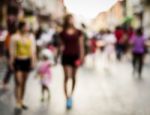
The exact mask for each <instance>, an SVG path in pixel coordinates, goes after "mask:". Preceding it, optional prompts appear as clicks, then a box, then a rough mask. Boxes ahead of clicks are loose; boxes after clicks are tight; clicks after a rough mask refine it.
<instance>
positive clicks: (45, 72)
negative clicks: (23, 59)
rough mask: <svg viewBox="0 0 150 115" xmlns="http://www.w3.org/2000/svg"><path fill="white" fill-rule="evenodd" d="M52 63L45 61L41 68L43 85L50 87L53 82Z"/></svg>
mask: <svg viewBox="0 0 150 115" xmlns="http://www.w3.org/2000/svg"><path fill="white" fill-rule="evenodd" d="M50 66H51V63H50V62H49V61H43V62H42V64H41V66H40V68H39V73H40V75H41V83H42V85H46V86H49V85H50V81H51V69H50Z"/></svg>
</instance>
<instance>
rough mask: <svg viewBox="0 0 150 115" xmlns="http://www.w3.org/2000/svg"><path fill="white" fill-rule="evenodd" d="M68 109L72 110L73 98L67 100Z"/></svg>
mask: <svg viewBox="0 0 150 115" xmlns="http://www.w3.org/2000/svg"><path fill="white" fill-rule="evenodd" d="M66 106H67V109H71V108H72V98H69V99H67V105H66Z"/></svg>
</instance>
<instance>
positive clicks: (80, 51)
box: [0, 14, 149, 110]
mask: <svg viewBox="0 0 150 115" xmlns="http://www.w3.org/2000/svg"><path fill="white" fill-rule="evenodd" d="M29 27H30V26H29V25H28V23H26V22H25V21H20V22H18V23H17V24H16V25H15V26H12V28H13V32H12V31H10V30H8V29H4V28H2V27H0V61H3V59H7V71H6V74H5V76H4V77H3V80H2V85H3V89H5V90H6V89H7V85H8V84H9V81H10V78H11V76H12V75H13V76H14V79H15V92H14V93H15V98H16V107H17V108H19V109H23V110H26V109H28V107H27V106H26V105H25V103H24V95H25V88H26V82H27V79H28V76H29V73H30V72H31V71H32V70H36V71H37V76H39V78H40V80H41V89H42V91H41V93H42V94H41V95H42V98H41V101H42V102H43V101H45V93H48V100H49V99H50V89H49V84H50V82H51V77H52V74H51V67H52V66H55V65H56V64H57V63H59V61H60V57H61V61H60V62H61V64H62V67H63V70H64V93H65V97H66V108H67V109H71V108H72V105H73V100H72V97H73V93H74V89H75V87H76V73H77V69H78V67H80V66H81V65H82V64H84V62H85V57H86V55H88V54H94V53H95V52H99V53H104V54H105V55H106V57H107V60H108V61H112V60H114V59H115V57H116V58H117V59H118V61H121V60H122V56H124V55H127V53H129V52H130V53H132V54H133V56H132V57H133V60H132V62H133V73H135V72H138V75H139V77H140V78H141V76H142V69H143V65H144V57H145V54H146V53H148V46H149V43H148V42H147V40H148V38H146V37H145V36H144V33H143V30H142V28H139V29H137V30H135V29H133V28H132V27H128V28H124V27H123V26H118V27H116V29H115V30H114V31H111V30H109V29H105V30H101V31H99V32H97V33H96V34H93V35H92V37H89V36H88V33H87V32H86V31H84V29H86V26H85V24H81V28H80V29H78V28H77V27H76V26H75V21H74V17H73V16H72V15H71V14H68V15H66V16H65V18H64V20H63V23H62V24H60V23H56V22H55V24H54V25H52V24H48V27H46V28H42V27H39V29H38V30H37V31H36V32H33V31H31V29H30V28H29ZM14 28H16V31H14ZM69 80H71V81H72V86H71V89H72V90H71V93H70V92H69V90H68V81H69Z"/></svg>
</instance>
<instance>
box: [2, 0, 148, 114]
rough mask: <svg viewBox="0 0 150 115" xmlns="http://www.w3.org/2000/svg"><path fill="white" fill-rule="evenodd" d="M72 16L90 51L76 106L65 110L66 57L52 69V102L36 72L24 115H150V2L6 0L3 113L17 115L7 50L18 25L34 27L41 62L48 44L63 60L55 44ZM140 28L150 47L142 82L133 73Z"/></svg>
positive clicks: (79, 80) (80, 74) (80, 77)
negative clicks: (43, 98)
mask: <svg viewBox="0 0 150 115" xmlns="http://www.w3.org/2000/svg"><path fill="white" fill-rule="evenodd" d="M67 14H72V15H73V16H74V18H75V27H76V28H78V29H80V30H81V31H82V33H83V34H84V46H85V51H86V55H85V60H84V64H83V65H82V66H81V67H80V68H79V70H78V72H77V76H78V77H77V86H76V90H75V94H74V105H73V108H72V109H71V110H70V111H67V110H66V109H65V97H64V92H63V81H64V80H63V79H64V73H63V69H62V66H61V61H60V60H61V56H60V57H58V63H57V64H56V65H55V66H54V67H52V76H53V77H52V83H51V86H50V89H51V96H52V97H51V100H50V102H48V103H41V102H40V101H39V100H40V95H41V94H40V83H39V80H38V79H36V78H35V71H34V70H33V71H32V72H31V73H30V75H29V76H30V78H29V80H28V83H27V91H26V96H25V101H26V103H27V104H28V105H29V108H30V109H29V110H28V111H25V112H23V113H20V115H21V114H23V115H41V114H43V115H50V114H53V115H85V114H86V115H100V114H101V115H149V114H150V109H149V106H150V90H149V89H150V76H149V74H150V72H149V71H150V52H149V51H150V19H149V17H150V0H0V81H1V83H0V115H10V114H11V115H13V114H14V115H16V112H14V106H15V101H14V100H15V99H14V82H13V77H9V78H6V73H7V69H8V68H7V66H8V65H9V60H10V59H8V58H7V55H6V52H7V50H8V49H7V48H8V47H10V44H9V40H10V39H11V37H10V36H12V35H13V34H15V33H16V31H17V24H18V23H19V22H20V21H25V22H26V23H28V25H29V30H30V33H32V34H33V35H34V37H35V41H36V48H37V57H38V59H37V63H38V62H39V61H40V59H39V52H40V51H41V49H43V48H45V46H47V45H50V46H52V47H53V49H54V52H53V53H54V55H55V56H56V57H57V54H58V47H59V46H60V45H59V44H58V45H57V47H56V46H55V43H56V44H57V42H58V41H57V40H56V39H57V38H55V37H54V35H55V33H59V32H61V31H62V29H63V27H62V26H63V22H64V17H65V16H66V15H67ZM139 28H140V29H141V30H142V35H143V36H144V41H145V44H146V47H145V46H143V48H144V55H143V65H144V66H143V73H142V78H141V79H140V78H139V79H138V77H137V76H134V75H133V70H134V68H133V67H132V61H133V58H134V56H133V55H132V53H133V50H134V48H133V47H134V43H131V41H132V38H133V36H134V35H136V34H137V33H136V32H137V29H139ZM8 36H9V38H10V39H9V38H8ZM139 44H140V43H139ZM120 45H121V47H120ZM135 47H136V46H135ZM139 66H140V65H139ZM9 76H13V75H9Z"/></svg>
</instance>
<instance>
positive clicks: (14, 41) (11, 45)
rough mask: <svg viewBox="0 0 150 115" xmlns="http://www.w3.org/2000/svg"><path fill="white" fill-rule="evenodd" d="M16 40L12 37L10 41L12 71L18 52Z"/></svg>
mask: <svg viewBox="0 0 150 115" xmlns="http://www.w3.org/2000/svg"><path fill="white" fill-rule="evenodd" d="M15 44H16V40H15V37H12V38H11V40H10V48H9V52H10V62H9V63H10V66H11V69H13V63H14V60H15V51H16V45H15Z"/></svg>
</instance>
